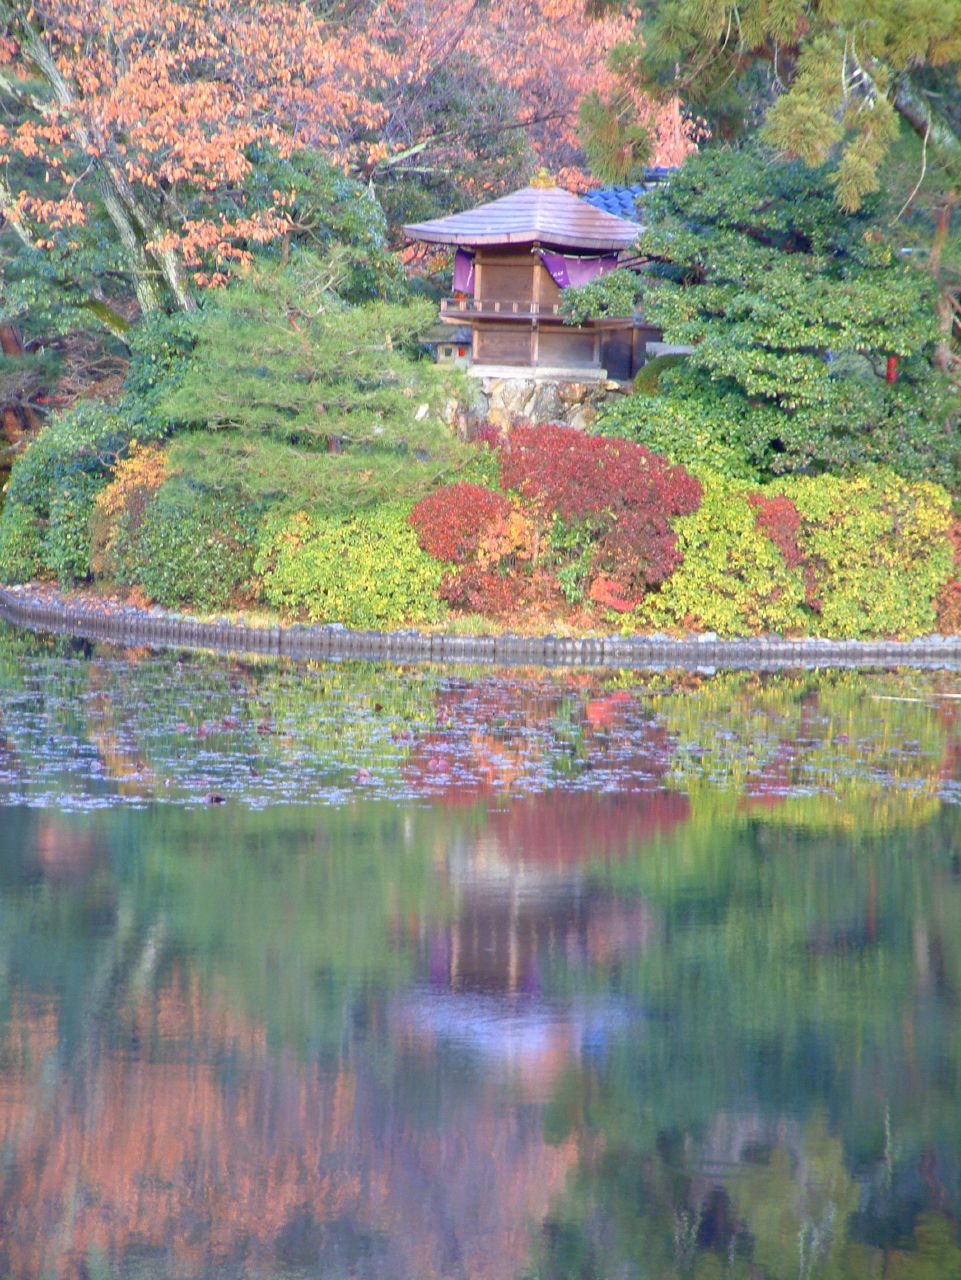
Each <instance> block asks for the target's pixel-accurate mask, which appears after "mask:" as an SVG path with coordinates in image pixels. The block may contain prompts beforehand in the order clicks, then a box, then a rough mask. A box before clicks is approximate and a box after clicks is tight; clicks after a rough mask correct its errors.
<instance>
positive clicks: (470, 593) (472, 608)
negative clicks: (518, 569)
mask: <svg viewBox="0 0 961 1280" xmlns="http://www.w3.org/2000/svg"><path fill="white" fill-rule="evenodd" d="M520 585H521V584H520V583H519V582H518V577H517V575H516V574H513V573H511V574H502V573H497V572H496V570H492V569H478V568H476V567H475V566H473V565H469V566H468V567H467V568H466V569H460V570H458V571H457V572H456V573H449V574H448V575H447V577H446V578H445V579H444V581H443V582H442V583H441V584H440V593H439V594H440V598H441V599H442V600H445V601H446V602H447V603H448V604H449V605H451V606H452V607H454V608H457V609H466V610H467V611H468V612H470V613H486V614H489V615H490V616H492V617H497V616H498V615H502V614H508V613H511V612H512V611H513V610H514V609H516V608H517V605H518V603H519V599H518V597H519V594H520Z"/></svg>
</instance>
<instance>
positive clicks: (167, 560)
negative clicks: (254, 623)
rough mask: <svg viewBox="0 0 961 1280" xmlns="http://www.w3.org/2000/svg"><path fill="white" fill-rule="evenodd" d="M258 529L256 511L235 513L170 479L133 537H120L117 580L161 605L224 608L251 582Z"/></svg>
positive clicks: (228, 506)
mask: <svg viewBox="0 0 961 1280" xmlns="http://www.w3.org/2000/svg"><path fill="white" fill-rule="evenodd" d="M257 527H258V513H257V512H256V511H255V510H252V509H249V508H248V509H241V510H237V509H236V508H235V507H234V506H233V505H232V504H229V503H227V502H226V501H225V500H224V499H222V498H220V497H218V496H217V495H215V494H212V493H210V492H209V491H207V490H203V489H199V488H195V487H193V486H191V485H189V484H186V483H184V482H183V481H182V480H180V479H172V480H168V481H167V482H166V483H165V484H163V485H162V486H161V487H160V488H159V489H158V490H157V492H156V494H155V495H154V497H153V499H152V501H151V502H150V504H149V506H148V507H147V509H146V511H145V512H144V514H143V519H142V520H141V522H140V525H139V527H138V528H137V530H136V532H135V533H134V532H128V533H127V534H125V533H124V532H123V531H121V532H120V535H119V537H118V539H117V543H116V546H115V548H114V552H113V558H114V560H115V562H116V565H117V569H116V572H117V576H118V578H119V579H120V580H121V581H122V582H124V583H126V584H127V585H137V586H139V587H141V588H142V589H143V590H144V591H145V592H146V594H147V595H148V596H150V597H151V599H153V600H156V601H158V602H159V603H160V604H162V605H167V606H171V607H173V606H177V605H181V604H185V605H192V606H194V607H198V608H202V609H205V610H210V609H219V608H223V606H224V605H226V604H227V602H228V601H229V600H230V599H231V597H232V596H234V595H235V594H236V593H237V592H238V591H240V590H241V588H242V587H243V586H244V584H245V583H246V582H247V581H248V579H249V578H250V575H251V570H252V567H253V558H254V548H255V544H256V536H257Z"/></svg>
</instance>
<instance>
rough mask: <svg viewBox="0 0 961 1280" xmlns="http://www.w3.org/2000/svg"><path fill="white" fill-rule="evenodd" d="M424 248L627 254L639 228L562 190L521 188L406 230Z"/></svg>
mask: <svg viewBox="0 0 961 1280" xmlns="http://www.w3.org/2000/svg"><path fill="white" fill-rule="evenodd" d="M404 232H405V234H406V235H407V237H408V239H410V240H424V241H426V242H427V243H428V244H457V245H509V244H545V245H554V246H555V247H557V248H562V249H607V250H615V249H629V248H630V247H631V245H632V244H633V243H634V241H635V240H636V239H637V236H638V227H637V223H635V222H630V221H628V219H626V218H619V217H617V216H616V215H615V214H613V213H608V212H607V211H606V210H604V209H597V208H595V207H594V206H593V205H590V204H588V202H587V201H586V200H581V199H580V197H578V196H575V195H573V194H572V193H571V192H570V191H565V190H564V189H563V188H562V187H524V188H523V189H522V190H521V191H515V192H513V193H512V194H511V195H509V196H502V197H501V198H500V199H499V200H491V201H489V202H488V203H487V204H481V205H478V206H477V208H476V209H467V210H466V211H465V212H464V213H454V214H451V215H450V216H449V217H447V218H434V219H433V221H431V222H415V223H411V224H410V225H409V226H406V227H404Z"/></svg>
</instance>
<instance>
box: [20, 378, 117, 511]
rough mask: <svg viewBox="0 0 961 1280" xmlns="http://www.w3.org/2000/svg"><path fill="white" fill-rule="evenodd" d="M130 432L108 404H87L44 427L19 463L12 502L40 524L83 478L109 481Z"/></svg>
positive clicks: (87, 402)
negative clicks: (59, 497) (78, 478)
mask: <svg viewBox="0 0 961 1280" xmlns="http://www.w3.org/2000/svg"><path fill="white" fill-rule="evenodd" d="M130 437H131V428H130V427H129V426H128V425H127V424H126V423H125V422H124V420H123V419H122V418H121V417H120V416H119V415H118V414H117V413H116V412H115V411H114V410H112V409H110V408H108V407H107V406H106V405H103V404H99V403H97V402H95V401H85V402H84V403H82V404H79V405H77V407H76V408H74V409H71V410H70V412H69V413H64V414H61V415H60V416H59V417H56V418H54V419H53V421H52V422H51V423H50V424H49V425H48V426H47V427H45V428H44V430H43V431H42V432H41V433H40V435H39V436H38V437H37V438H36V440H34V441H33V443H32V444H31V445H30V447H29V448H28V449H26V450H25V452H24V453H22V454H21V455H20V457H19V458H17V460H16V462H15V463H14V465H13V470H12V472H11V474H10V488H9V490H8V493H7V501H8V503H10V504H12V505H14V506H21V507H26V508H28V509H29V510H31V511H33V512H34V514H35V515H38V516H39V517H40V518H41V519H44V520H46V519H48V518H49V517H50V513H51V508H52V506H53V503H54V500H55V499H56V497H57V495H58V494H60V493H61V492H62V491H63V489H64V486H67V487H69V485H70V484H71V483H72V482H73V481H74V479H75V477H76V476H78V475H85V476H106V474H107V472H108V471H109V469H110V467H111V466H112V465H113V463H114V462H115V461H116V459H117V457H118V456H119V455H120V454H121V453H122V452H123V450H124V449H125V448H126V447H127V444H128V443H129V441H130Z"/></svg>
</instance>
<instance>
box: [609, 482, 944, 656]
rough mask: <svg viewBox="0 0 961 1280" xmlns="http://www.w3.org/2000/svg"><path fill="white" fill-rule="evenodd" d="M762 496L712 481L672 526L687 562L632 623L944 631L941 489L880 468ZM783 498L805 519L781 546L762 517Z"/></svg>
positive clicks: (822, 631)
mask: <svg viewBox="0 0 961 1280" xmlns="http://www.w3.org/2000/svg"><path fill="white" fill-rule="evenodd" d="M762 493H763V499H764V500H762V501H758V499H759V496H760V495H759V494H758V492H757V490H756V489H755V488H754V487H753V486H750V485H747V484H744V483H743V482H738V481H732V480H728V479H725V478H723V477H720V476H715V477H712V478H706V479H705V481H704V498H703V500H702V503H701V506H700V507H699V508H698V510H697V511H695V512H693V513H692V514H691V515H688V516H683V517H681V518H680V519H679V520H677V521H676V522H675V529H676V531H677V539H678V549H679V551H680V552H681V554H682V556H683V561H682V563H681V564H680V566H679V567H678V568H677V569H676V570H675V571H674V573H673V574H672V575H671V577H670V578H668V579H667V581H666V582H664V583H663V584H662V586H661V587H660V589H659V590H658V591H656V592H651V593H649V594H648V595H647V596H646V597H645V598H644V600H643V602H642V603H641V605H640V607H639V608H638V609H637V610H636V612H635V614H634V615H633V616H634V618H635V620H636V621H637V622H638V623H639V624H640V625H641V626H642V627H645V628H650V627H664V626H669V627H684V628H686V629H691V630H707V631H716V632H718V634H720V635H725V636H731V635H745V634H750V633H751V632H758V631H762V632H763V631H775V632H778V633H780V634H797V633H804V634H815V635H823V636H829V637H831V638H834V639H858V638H864V639H868V638H883V637H889V636H898V637H903V638H907V637H910V636H917V635H924V634H927V633H930V632H931V631H933V630H934V629H935V626H936V617H937V599H938V596H939V594H940V592H941V590H942V588H943V587H944V586H945V584H946V583H947V582H948V581H949V579H950V577H951V575H952V553H951V547H950V544H949V542H948V528H949V523H950V514H951V502H950V498H949V496H948V494H947V493H946V492H945V490H944V489H942V488H940V487H939V486H937V485H933V484H928V483H918V484H909V483H908V482H906V481H904V480H901V479H900V478H899V477H897V476H895V475H894V474H893V473H891V472H885V471H877V472H873V473H870V474H865V475H862V476H856V477H854V478H851V479H844V478H841V477H837V476H805V477H793V478H791V479H789V480H782V481H780V482H778V483H777V484H773V485H768V486H766V488H765V489H764V490H763V491H762ZM777 495H782V497H783V498H787V499H789V500H790V503H793V505H794V508H795V509H796V514H795V520H796V521H797V528H796V529H792V530H791V531H790V534H789V536H782V537H781V538H780V539H779V541H780V543H781V545H780V546H779V545H777V544H776V543H775V541H773V540H772V538H771V536H770V535H771V533H772V532H773V533H775V536H777V532H776V530H774V529H770V528H768V529H766V528H765V514H764V513H765V509H766V510H767V512H768V513H770V511H771V510H772V508H773V507H774V503H773V501H772V499H774V498H775V497H776V496H777ZM752 499H753V501H752ZM783 533H784V534H787V531H786V530H785V531H783ZM788 548H789V549H790V550H789V554H787V555H786V554H785V552H786V549H788Z"/></svg>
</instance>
